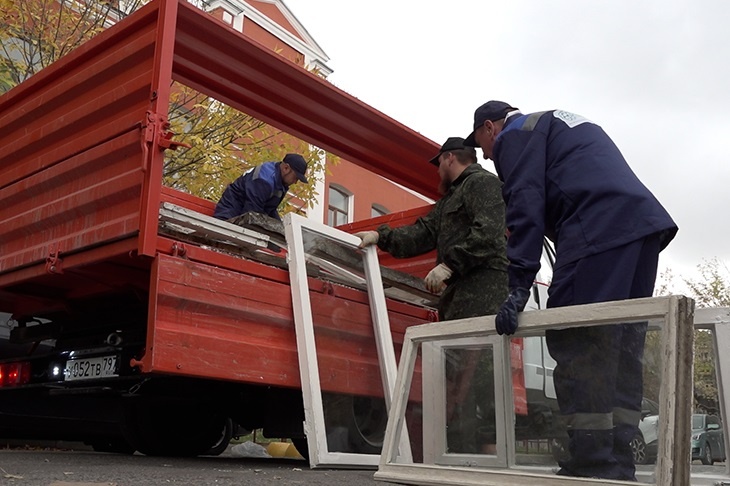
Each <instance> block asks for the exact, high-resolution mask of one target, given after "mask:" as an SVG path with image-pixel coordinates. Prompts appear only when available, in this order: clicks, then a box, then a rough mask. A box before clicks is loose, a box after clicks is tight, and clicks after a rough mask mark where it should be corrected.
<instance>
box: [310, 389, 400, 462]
mask: <svg viewBox="0 0 730 486" xmlns="http://www.w3.org/2000/svg"><path fill="white" fill-rule="evenodd" d="M322 401H323V406H324V409H325V412H324V419H325V429H326V431H327V434H328V445H329V449H330V451H331V452H354V453H358V454H380V451H381V450H382V448H383V439H384V438H385V426H386V424H387V423H388V413H387V411H386V409H385V401H384V400H383V399H382V398H375V397H360V396H351V395H335V394H323V395H322ZM300 452H301V451H300Z"/></svg>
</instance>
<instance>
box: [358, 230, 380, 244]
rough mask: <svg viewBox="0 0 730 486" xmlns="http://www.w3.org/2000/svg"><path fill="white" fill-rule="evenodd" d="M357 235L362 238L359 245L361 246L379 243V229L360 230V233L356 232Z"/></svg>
mask: <svg viewBox="0 0 730 486" xmlns="http://www.w3.org/2000/svg"><path fill="white" fill-rule="evenodd" d="M354 235H355V236H357V237H358V238H360V239H361V240H362V241H361V242H360V244H359V245H358V247H360V248H365V247H366V246H370V245H376V244H377V243H378V240H379V239H380V235H379V234H378V232H377V231H372V230H371V231H360V232H359V233H354Z"/></svg>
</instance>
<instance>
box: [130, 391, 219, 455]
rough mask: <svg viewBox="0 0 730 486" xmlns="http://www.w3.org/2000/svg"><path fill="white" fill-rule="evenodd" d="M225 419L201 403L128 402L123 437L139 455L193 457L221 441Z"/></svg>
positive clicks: (177, 401)
mask: <svg viewBox="0 0 730 486" xmlns="http://www.w3.org/2000/svg"><path fill="white" fill-rule="evenodd" d="M226 419H227V418H226V417H225V416H223V415H221V414H217V413H215V412H213V411H212V410H211V408H210V407H206V406H204V405H203V404H196V403H189V402H188V403H186V402H183V401H180V400H162V401H161V400H139V401H130V402H128V403H127V404H126V405H125V410H124V434H125V438H126V439H127V441H128V442H129V443H130V444H131V445H132V446H133V447H134V448H135V449H136V450H137V451H139V452H141V453H142V454H145V455H148V456H172V457H192V456H198V455H202V454H205V453H206V451H208V450H210V448H211V447H213V446H214V445H216V443H218V442H220V440H221V430H223V428H224V426H225V421H226Z"/></svg>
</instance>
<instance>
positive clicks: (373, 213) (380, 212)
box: [370, 206, 388, 218]
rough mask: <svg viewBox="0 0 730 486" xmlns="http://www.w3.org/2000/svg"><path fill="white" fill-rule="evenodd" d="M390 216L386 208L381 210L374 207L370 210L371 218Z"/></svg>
mask: <svg viewBox="0 0 730 486" xmlns="http://www.w3.org/2000/svg"><path fill="white" fill-rule="evenodd" d="M386 214H388V211H387V210H386V209H385V208H379V207H377V206H372V207H371V208H370V217H371V218H377V217H378V216H385V215H386Z"/></svg>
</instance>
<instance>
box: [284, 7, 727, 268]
mask: <svg viewBox="0 0 730 486" xmlns="http://www.w3.org/2000/svg"><path fill="white" fill-rule="evenodd" d="M284 1H285V3H286V5H287V6H288V7H289V8H290V9H291V10H292V12H293V13H294V15H295V16H296V17H297V18H298V19H299V20H300V21H301V22H302V23H303V24H304V26H305V28H306V29H307V30H308V31H309V33H310V34H311V35H312V37H314V39H315V40H316V41H317V42H318V43H319V45H320V46H321V47H322V49H324V51H325V52H326V53H327V54H328V56H329V57H330V61H329V63H328V65H329V67H330V68H332V69H334V73H333V74H332V76H331V77H330V81H332V82H333V84H335V85H336V86H338V87H339V88H341V89H343V90H345V91H347V92H348V93H350V94H352V95H354V96H356V97H357V98H359V99H361V100H362V101H364V102H366V103H368V104H369V105H371V106H373V107H375V108H377V109H378V110H380V111H382V112H384V113H385V114H387V115H389V116H391V117H393V118H395V119H396V120H398V121H400V122H402V123H404V124H405V125H407V126H409V127H411V128H413V129H414V130H416V131H418V132H420V133H422V134H423V135H425V136H426V137H428V138H430V139H432V140H434V141H435V142H437V143H439V144H441V143H443V141H444V140H445V139H446V138H447V137H449V136H466V135H467V134H468V133H469V132H470V131H471V126H472V116H473V113H474V109H475V108H476V107H477V106H479V105H480V104H482V103H484V102H486V101H488V100H490V99H499V100H503V101H506V102H508V103H510V104H512V105H513V106H517V107H519V108H520V109H521V110H522V111H523V112H532V111H542V110H549V109H555V108H561V109H565V110H567V111H572V112H575V113H578V114H581V115H583V116H585V117H587V118H589V119H591V120H593V121H595V122H596V123H598V124H599V125H601V126H602V127H603V128H604V129H605V130H606V131H607V132H608V134H609V135H610V136H611V137H612V138H613V139H614V141H615V142H616V144H617V145H618V146H619V148H620V149H621V150H622V152H623V154H624V156H625V157H626V159H627V160H628V162H629V164H630V165H631V167H632V168H633V170H634V172H636V174H637V175H638V176H639V178H640V179H641V180H642V181H643V182H644V184H646V185H647V186H648V187H649V189H650V190H651V191H652V192H653V193H654V194H655V195H656V196H657V198H658V199H659V200H660V201H661V202H662V204H663V205H664V206H665V207H666V208H667V210H668V211H669V212H670V214H671V215H672V217H673V218H674V219H675V221H676V222H677V223H678V225H679V228H680V230H679V234H678V235H677V237H676V239H675V240H674V241H673V242H672V244H671V245H670V246H669V248H668V249H667V250H665V251H664V252H663V253H662V257H661V260H660V271H663V270H664V269H666V268H668V267H669V268H671V269H672V271H673V273H674V274H675V276H694V275H693V272H694V269H695V267H696V265H697V264H699V263H701V262H702V261H703V259H706V260H709V259H712V258H718V259H719V260H722V261H725V262H730V238H729V236H730V226H729V225H728V221H729V220H730V218H729V217H728V214H727V213H728V211H729V210H730V189H729V188H728V183H729V182H730V164H728V159H729V156H728V153H729V152H730V142H729V140H730V116H729V113H730V89H729V88H728V86H730V28H729V27H728V25H730V1H727V0H687V1H679V0H662V1H658V0H641V1H636V0H596V1H593V0H582V1H581V0H574V1H568V0H550V1H520V0H503V1H502V2H496V1H490V0H450V1H448V2H441V3H435V2H434V3H431V2H423V1H422V0H370V1H367V2H365V1H358V2H351V1H342V0H284ZM427 6H428V7H427ZM436 7H439V8H436ZM485 166H486V167H488V168H492V167H493V166H492V163H491V161H487V162H486V164H485ZM492 170H493V169H492Z"/></svg>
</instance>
